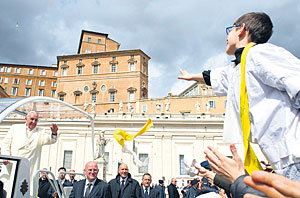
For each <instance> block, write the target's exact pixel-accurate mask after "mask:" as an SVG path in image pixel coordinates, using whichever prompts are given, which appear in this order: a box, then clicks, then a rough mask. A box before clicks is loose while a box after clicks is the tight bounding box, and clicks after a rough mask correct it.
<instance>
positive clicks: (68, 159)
mask: <svg viewBox="0 0 300 198" xmlns="http://www.w3.org/2000/svg"><path fill="white" fill-rule="evenodd" d="M72 155H73V151H67V150H65V151H64V160H63V167H65V168H66V169H70V168H72Z"/></svg>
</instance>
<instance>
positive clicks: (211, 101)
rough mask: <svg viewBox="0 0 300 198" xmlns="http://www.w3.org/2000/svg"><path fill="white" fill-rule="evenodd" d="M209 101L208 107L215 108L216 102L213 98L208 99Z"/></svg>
mask: <svg viewBox="0 0 300 198" xmlns="http://www.w3.org/2000/svg"><path fill="white" fill-rule="evenodd" d="M208 102H209V107H210V108H216V102H215V101H213V100H210V101H208Z"/></svg>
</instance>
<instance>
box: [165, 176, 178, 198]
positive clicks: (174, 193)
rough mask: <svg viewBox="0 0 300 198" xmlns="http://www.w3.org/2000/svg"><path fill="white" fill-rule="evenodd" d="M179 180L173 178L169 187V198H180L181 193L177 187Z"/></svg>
mask: <svg viewBox="0 0 300 198" xmlns="http://www.w3.org/2000/svg"><path fill="white" fill-rule="evenodd" d="M176 183H177V180H176V178H172V180H171V184H170V185H169V186H168V194H169V198H179V193H178V190H177V187H176Z"/></svg>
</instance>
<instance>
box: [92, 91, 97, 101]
mask: <svg viewBox="0 0 300 198" xmlns="http://www.w3.org/2000/svg"><path fill="white" fill-rule="evenodd" d="M92 102H96V94H95V93H92Z"/></svg>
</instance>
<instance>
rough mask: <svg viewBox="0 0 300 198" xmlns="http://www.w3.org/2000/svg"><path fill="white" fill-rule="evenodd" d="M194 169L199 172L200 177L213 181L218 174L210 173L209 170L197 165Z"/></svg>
mask: <svg viewBox="0 0 300 198" xmlns="http://www.w3.org/2000/svg"><path fill="white" fill-rule="evenodd" d="M194 167H195V168H196V169H197V170H198V171H199V172H198V174H197V175H198V176H201V177H208V178H211V179H212V180H213V179H214V178H215V176H216V173H214V172H212V171H210V170H207V169H205V168H203V167H201V166H197V165H194Z"/></svg>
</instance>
